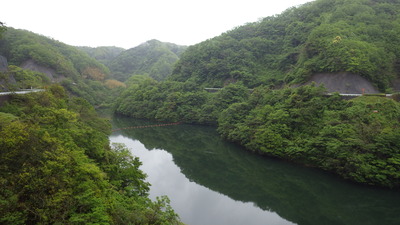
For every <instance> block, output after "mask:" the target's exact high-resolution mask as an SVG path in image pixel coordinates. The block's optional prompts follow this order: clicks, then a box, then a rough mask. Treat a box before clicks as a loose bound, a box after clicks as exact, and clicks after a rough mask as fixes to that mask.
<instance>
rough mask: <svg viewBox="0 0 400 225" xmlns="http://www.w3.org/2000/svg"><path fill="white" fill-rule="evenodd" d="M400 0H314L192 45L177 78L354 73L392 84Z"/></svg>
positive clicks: (212, 80)
mask: <svg viewBox="0 0 400 225" xmlns="http://www.w3.org/2000/svg"><path fill="white" fill-rule="evenodd" d="M399 10H400V1H397V0H316V1H313V2H310V3H307V4H304V5H301V6H299V7H293V8H290V9H288V10H286V11H285V12H283V13H282V14H280V15H277V16H271V17H266V18H264V19H262V20H260V21H258V22H255V23H249V24H246V25H244V26H240V27H237V28H235V29H233V30H231V31H228V32H226V33H224V34H222V35H220V36H218V37H215V38H213V39H210V40H207V41H204V42H202V43H200V44H197V45H194V46H190V47H189V48H188V49H187V50H186V51H185V53H184V54H183V55H182V57H181V60H180V61H179V63H178V64H177V66H176V68H175V70H174V72H173V75H172V76H171V79H172V80H176V81H186V80H193V81H195V82H196V83H198V84H204V85H206V86H211V87H222V86H223V85H224V84H225V83H226V82H232V81H237V80H240V81H243V82H244V84H245V85H247V86H249V87H255V86H258V85H260V84H267V85H276V84H281V83H283V82H292V83H293V82H303V81H305V80H307V79H308V78H309V77H310V76H311V75H312V74H314V73H317V72H323V73H332V72H351V73H354V74H359V75H361V76H363V77H365V78H367V79H368V80H370V81H371V82H373V84H375V85H376V86H377V87H378V88H379V89H380V90H381V91H385V89H387V88H390V86H391V82H392V80H393V79H394V78H396V77H398V76H399V58H400V48H399V45H398V43H399V41H400V17H399V15H400V14H399Z"/></svg>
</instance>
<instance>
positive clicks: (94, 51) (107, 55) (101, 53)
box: [77, 46, 125, 66]
mask: <svg viewBox="0 0 400 225" xmlns="http://www.w3.org/2000/svg"><path fill="white" fill-rule="evenodd" d="M77 48H78V49H80V50H83V51H84V52H86V53H87V54H88V55H89V56H90V57H92V58H95V59H96V60H97V61H99V62H101V63H103V64H104V65H106V66H108V65H109V64H110V63H111V62H112V61H113V60H114V59H115V57H117V56H118V55H119V54H121V52H123V51H125V49H123V48H119V47H115V46H102V47H96V48H91V47H85V46H79V47H77Z"/></svg>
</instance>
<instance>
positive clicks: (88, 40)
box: [0, 0, 311, 48]
mask: <svg viewBox="0 0 400 225" xmlns="http://www.w3.org/2000/svg"><path fill="white" fill-rule="evenodd" d="M310 1H311V0H279V1H266V0H241V1H237V0H202V1H198V0H196V1H188V0H140V1H137V0H113V1H109V0H107V1H104V0H58V1H54V0H35V1H32V0H12V1H3V2H2V3H1V8H2V12H1V17H0V21H1V22H4V23H5V24H6V25H7V26H10V27H14V28H17V29H25V30H29V31H32V32H34V33H38V34H42V35H44V36H47V37H51V38H53V39H56V40H59V41H61V42H64V43H66V44H69V45H75V46H91V47H97V46H118V47H123V48H132V47H135V46H137V45H139V44H140V43H143V42H145V41H148V40H151V39H157V40H160V41H163V42H171V43H175V44H179V45H193V44H196V43H199V42H201V41H204V40H206V39H209V38H212V37H215V36H218V35H220V34H221V33H223V32H226V31H228V30H231V29H233V28H234V27H237V26H240V25H243V24H245V23H249V22H255V21H258V20H259V19H260V18H263V17H267V16H271V15H276V14H279V13H281V12H282V11H284V10H286V9H288V8H290V7H293V6H298V5H301V4H304V3H306V2H310Z"/></svg>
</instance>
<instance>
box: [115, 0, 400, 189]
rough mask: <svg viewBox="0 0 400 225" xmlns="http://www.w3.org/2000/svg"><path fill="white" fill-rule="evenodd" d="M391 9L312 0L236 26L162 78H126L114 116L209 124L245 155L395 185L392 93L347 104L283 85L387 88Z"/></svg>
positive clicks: (397, 53)
mask: <svg viewBox="0 0 400 225" xmlns="http://www.w3.org/2000/svg"><path fill="white" fill-rule="evenodd" d="M399 10H400V2H399V1H389V0H386V1H385V0H381V1H372V0H351V1H350V0H316V1H314V2H310V3H308V4H305V5H302V6H300V7H298V8H291V9H288V10H286V11H285V12H283V13H282V14H281V15H277V16H272V17H267V18H264V19H262V20H260V21H259V22H256V23H250V24H247V25H244V26H241V27H238V28H236V29H233V30H231V31H228V32H226V33H224V34H222V35H221V36H218V37H215V38H213V39H210V40H206V41H204V42H202V43H200V44H197V45H194V46H190V47H188V49H187V50H186V51H185V52H184V53H183V54H182V57H181V59H180V60H179V61H178V62H177V64H176V66H175V69H174V71H173V73H172V74H171V76H169V77H168V80H167V81H164V82H157V81H155V80H152V79H149V78H146V77H136V78H134V77H133V78H131V79H129V80H128V81H127V85H128V87H127V89H126V90H125V91H124V92H123V93H122V94H121V95H120V97H119V98H118V99H117V102H116V112H117V113H120V114H123V115H128V116H132V117H136V118H148V119H157V120H162V121H164V120H170V121H182V122H188V123H201V124H215V125H217V126H218V130H219V132H220V133H221V135H222V136H224V137H225V138H227V139H228V140H231V141H234V142H237V143H239V144H241V145H243V146H245V147H246V148H247V149H249V150H251V151H255V152H259V153H261V154H266V155H269V156H274V157H278V158H283V159H287V160H290V161H294V162H297V163H300V164H304V165H308V166H312V167H318V168H321V169H324V170H328V171H331V172H334V173H336V174H339V175H340V176H342V177H343V178H346V179H350V180H353V181H356V182H360V183H365V184H370V185H378V186H385V187H391V188H399V187H400V179H399V177H400V174H399V171H400V164H399V161H400V158H399V155H400V154H399V149H400V142H399V141H398V140H400V137H398V134H400V128H399V127H400V126H399V124H400V111H399V109H400V104H399V103H398V102H396V101H395V100H393V99H397V101H398V100H399V99H398V95H393V99H387V98H384V97H371V96H368V97H367V96H366V97H359V98H356V99H353V100H350V101H349V100H343V99H342V98H341V97H340V96H339V95H331V96H327V95H326V92H327V91H326V89H324V87H317V86H315V85H313V84H311V85H310V86H303V87H297V88H295V87H294V86H291V87H290V88H289V87H284V85H288V84H289V85H290V84H292V83H297V84H298V83H303V82H306V81H308V79H309V78H310V77H311V76H312V75H315V74H320V73H323V74H325V75H327V76H329V74H334V73H341V74H347V73H349V74H354V75H360V76H362V77H363V78H365V79H367V80H369V81H370V82H371V83H372V85H373V86H375V87H376V88H378V89H379V90H380V91H381V92H385V91H387V92H392V91H393V89H391V87H392V83H393V81H394V80H395V79H396V78H398V77H399V74H398V73H399V67H398V65H399V64H398V62H400V61H399V57H400V48H398V47H397V45H398V44H397V43H399V37H400V18H399V17H398V11H399ZM345 85H351V84H346V83H345ZM205 87H223V88H222V89H219V90H214V91H215V93H210V92H207V91H205V90H204V88H205ZM249 88H251V89H249Z"/></svg>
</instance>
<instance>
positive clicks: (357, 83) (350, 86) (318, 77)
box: [306, 73, 380, 94]
mask: <svg viewBox="0 0 400 225" xmlns="http://www.w3.org/2000/svg"><path fill="white" fill-rule="evenodd" d="M312 82H315V83H316V84H324V86H325V88H326V89H327V90H328V92H330V93H332V92H339V93H342V94H363V93H365V94H374V93H380V91H379V90H378V89H377V88H376V87H374V86H373V85H372V83H371V82H369V81H368V80H367V79H365V78H364V77H362V76H360V75H357V74H352V73H317V74H314V75H313V76H312V77H311V78H310V80H309V81H308V82H307V83H306V84H310V83H312Z"/></svg>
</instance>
